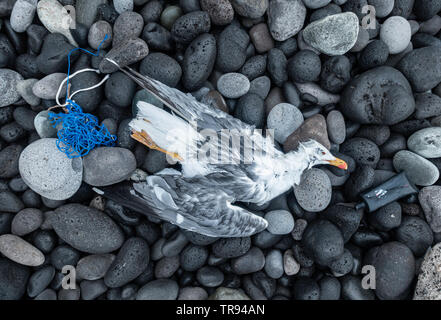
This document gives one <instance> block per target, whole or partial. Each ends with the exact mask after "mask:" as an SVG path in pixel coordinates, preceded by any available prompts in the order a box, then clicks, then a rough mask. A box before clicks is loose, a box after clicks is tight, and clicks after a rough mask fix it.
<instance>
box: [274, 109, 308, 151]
mask: <svg viewBox="0 0 441 320" xmlns="http://www.w3.org/2000/svg"><path fill="white" fill-rule="evenodd" d="M303 120H304V119H303V115H302V113H301V112H300V110H299V109H298V108H297V107H295V106H293V105H292V104H289V103H279V104H278V105H276V106H275V107H274V108H272V109H271V111H270V113H269V114H268V118H267V128H268V129H273V130H274V138H275V139H276V140H277V142H279V143H282V144H283V143H284V142H285V141H286V139H287V138H288V137H289V136H290V135H291V133H293V132H294V131H296V130H297V129H298V128H299V127H300V126H301V125H302V123H303Z"/></svg>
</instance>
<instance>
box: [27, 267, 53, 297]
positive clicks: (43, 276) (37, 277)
mask: <svg viewBox="0 0 441 320" xmlns="http://www.w3.org/2000/svg"><path fill="white" fill-rule="evenodd" d="M54 276H55V268H54V267H52V266H45V267H43V268H41V269H39V270H37V271H35V272H34V273H33V274H32V275H31V277H30V278H29V282H28V286H27V293H28V296H29V297H31V298H34V297H37V296H39V295H40V294H41V293H43V291H44V289H46V287H47V286H48V285H49V284H50V283H51V281H52V279H53V278H54ZM54 294H55V293H54ZM36 300H38V299H36ZM55 300H56V299H55Z"/></svg>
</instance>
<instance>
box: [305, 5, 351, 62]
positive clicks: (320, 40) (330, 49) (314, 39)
mask: <svg viewBox="0 0 441 320" xmlns="http://www.w3.org/2000/svg"><path fill="white" fill-rule="evenodd" d="M358 31H359V21H358V18H357V16H356V15H355V14H354V13H352V12H344V13H339V14H335V15H331V16H327V17H326V18H323V19H321V20H318V21H314V22H312V23H310V24H309V25H307V26H306V28H305V29H304V30H303V40H305V42H306V43H308V44H309V45H310V46H312V47H313V48H315V49H317V50H319V51H320V52H322V53H325V54H327V55H329V56H338V55H343V54H345V53H346V52H348V51H349V50H350V49H351V48H352V47H353V46H354V45H355V43H356V41H357V37H358Z"/></svg>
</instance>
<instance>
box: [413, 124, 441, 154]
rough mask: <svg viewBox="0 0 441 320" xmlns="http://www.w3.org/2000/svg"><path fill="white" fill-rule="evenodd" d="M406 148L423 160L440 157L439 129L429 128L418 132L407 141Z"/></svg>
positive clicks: (440, 140) (440, 137)
mask: <svg viewBox="0 0 441 320" xmlns="http://www.w3.org/2000/svg"><path fill="white" fill-rule="evenodd" d="M407 146H408V148H409V150H410V151H413V152H415V153H417V154H419V155H420V156H422V157H424V158H428V159H430V158H440V157H441V127H430V128H426V129H422V130H419V131H417V132H415V133H414V134H412V135H411V136H410V137H409V139H408V140H407Z"/></svg>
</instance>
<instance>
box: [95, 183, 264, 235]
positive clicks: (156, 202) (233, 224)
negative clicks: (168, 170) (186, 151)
mask: <svg viewBox="0 0 441 320" xmlns="http://www.w3.org/2000/svg"><path fill="white" fill-rule="evenodd" d="M199 179H206V178H198V179H185V178H183V177H181V176H177V175H174V176H159V175H156V176H149V177H148V178H147V182H142V183H133V182H124V183H120V184H117V185H113V186H109V187H103V188H99V189H97V188H94V190H95V191H96V192H97V193H99V194H102V195H103V196H104V197H106V198H109V199H111V200H113V201H115V202H118V203H120V204H121V205H123V206H125V207H128V208H130V209H132V210H135V211H137V212H140V213H142V214H145V215H153V216H156V217H159V218H161V219H163V220H166V221H168V222H170V223H173V224H175V225H177V226H179V227H181V228H183V229H187V230H190V231H194V232H197V233H201V234H204V235H207V236H211V237H226V238H227V237H247V236H251V235H253V234H255V233H258V232H260V231H263V230H264V229H265V228H266V227H267V225H268V223H267V221H266V220H265V219H263V218H261V217H259V216H257V215H255V214H253V213H251V212H249V211H247V210H246V209H243V208H241V207H238V206H235V205H232V204H231V202H230V201H232V200H233V199H232V198H231V197H230V196H229V195H227V194H226V193H225V192H223V191H222V190H217V189H216V188H214V187H213V186H209V184H208V183H207V182H208V181H205V182H204V183H201V181H199Z"/></svg>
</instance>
